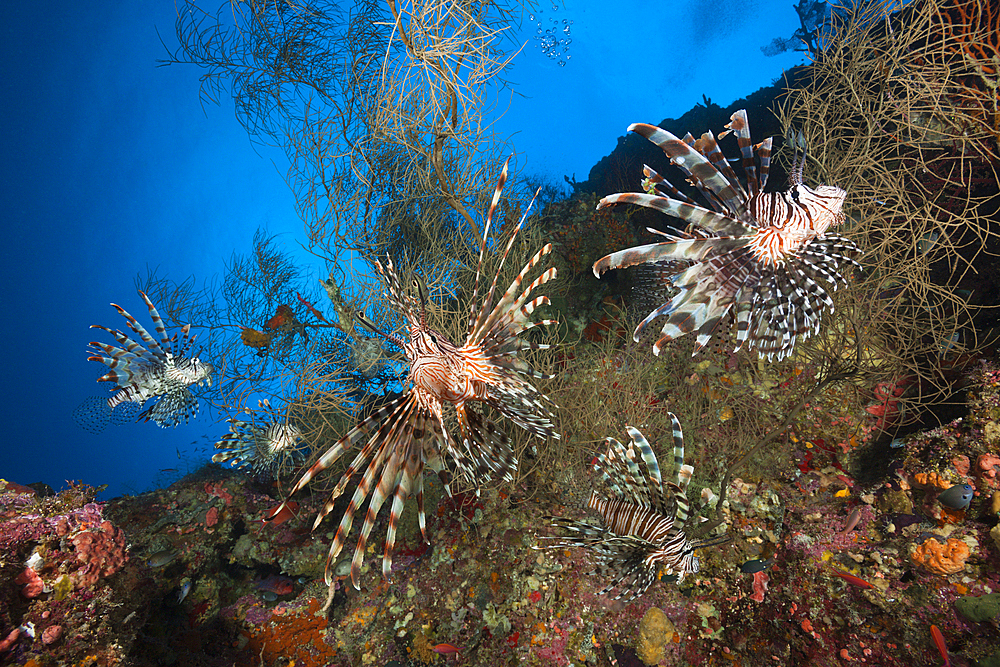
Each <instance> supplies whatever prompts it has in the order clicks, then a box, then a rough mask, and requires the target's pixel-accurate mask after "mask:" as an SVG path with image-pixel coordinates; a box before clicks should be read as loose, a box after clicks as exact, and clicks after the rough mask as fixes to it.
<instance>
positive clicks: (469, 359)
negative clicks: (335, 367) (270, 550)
mask: <svg viewBox="0 0 1000 667" xmlns="http://www.w3.org/2000/svg"><path fill="white" fill-rule="evenodd" d="M508 163H509V160H508ZM506 180H507V164H504V168H503V171H502V172H501V174H500V179H499V180H498V182H497V185H496V189H495V190H494V192H493V200H492V203H491V205H490V209H489V212H488V213H487V216H486V225H485V229H484V231H483V240H482V244H481V246H480V251H479V266H478V267H477V270H476V282H475V288H474V290H473V296H472V308H471V312H470V316H469V332H468V335H467V337H466V340H465V344H464V345H462V346H461V347H459V346H457V345H455V344H453V343H452V342H451V341H449V340H448V339H447V338H446V337H445V336H444V335H443V334H441V333H440V332H438V331H435V330H434V329H432V328H430V326H429V325H428V323H427V300H428V295H427V290H426V287H425V286H424V285H423V283H422V282H421V281H420V280H413V282H412V285H411V287H412V289H413V292H415V293H416V296H414V294H412V293H410V292H407V291H405V290H404V288H403V286H402V284H401V282H400V279H399V277H398V276H397V274H396V271H395V269H394V268H393V264H392V260H391V259H388V258H387V261H386V264H385V265H384V266H383V265H382V263H381V262H376V267H375V268H376V269H377V270H378V272H379V274H380V275H381V276H382V278H383V279H384V280H385V282H386V285H387V287H388V292H387V294H386V298H387V299H388V301H389V304H390V305H391V306H392V308H393V309H395V310H396V311H397V312H399V313H400V314H401V315H402V316H403V317H404V318H405V320H406V324H407V328H408V336H407V337H406V338H405V339H404V338H402V337H398V336H395V335H393V334H390V333H385V332H383V331H381V330H380V329H378V327H376V325H375V324H374V323H373V322H372V321H371V320H369V319H368V318H366V317H365V316H364V314H363V313H359V314H358V315H357V316H358V320H359V321H360V322H361V323H362V324H363V325H364V326H365V327H366V328H367V329H369V330H371V331H373V332H375V333H377V334H379V335H380V336H382V337H384V338H385V339H387V340H389V341H392V342H393V343H395V344H396V345H399V346H400V347H401V348H402V349H403V351H404V352H405V354H406V358H407V360H408V361H409V363H410V372H409V381H408V385H409V386H408V387H406V388H405V389H404V391H403V393H402V394H401V395H400V396H399V397H398V398H396V399H395V400H392V401H391V402H389V403H388V404H386V405H384V406H382V407H381V408H379V409H378V410H377V411H376V412H375V413H374V414H372V415H371V416H370V417H368V418H367V419H365V420H364V421H362V422H361V423H360V424H358V425H357V426H356V427H355V428H354V429H353V430H351V431H350V432H349V433H348V434H347V435H345V436H344V437H343V438H341V439H340V440H339V441H338V442H337V443H336V444H334V445H333V446H332V447H331V448H330V449H329V450H328V451H327V452H326V453H325V454H323V456H322V457H321V458H320V459H319V461H317V462H316V464H315V465H313V466H312V467H311V468H309V470H307V471H306V472H305V473H304V474H303V475H302V477H301V478H300V479H299V480H298V482H297V483H296V484H295V487H294V488H293V489H292V491H291V494H289V495H292V494H294V493H295V492H297V491H298V490H299V489H301V488H303V487H304V486H305V485H306V484H308V483H309V481H310V480H311V479H312V478H313V477H315V476H316V475H317V474H318V473H319V472H320V471H322V470H324V469H326V468H328V467H330V466H331V465H333V464H334V462H336V461H337V460H338V459H339V458H340V457H341V456H343V455H344V454H345V453H346V452H347V451H348V450H349V449H350V448H351V447H353V446H354V445H355V444H357V443H359V442H361V441H363V440H365V439H367V441H366V442H365V444H364V446H363V447H362V448H361V451H360V452H359V453H358V455H357V456H356V457H355V458H354V460H353V461H352V462H351V464H350V465H349V466H348V468H347V471H346V472H345V473H344V475H343V476H342V477H341V479H340V482H339V483H338V484H337V487H336V488H335V489H334V491H333V493H332V494H331V496H330V498H329V500H327V502H326V504H325V505H324V507H323V509H322V510H321V511H320V513H319V515H318V516H317V517H316V520H315V522H314V524H313V529H314V530H315V529H316V527H318V526H319V524H320V522H321V521H322V520H323V518H324V517H325V516H326V515H327V514H328V513H329V512H330V511H331V510H333V508H334V504H335V502H336V499H337V498H338V497H339V496H340V495H341V494H343V492H344V489H345V487H346V486H347V484H348V482H349V481H350V479H351V477H353V476H354V474H355V473H356V472H357V471H358V470H359V469H360V467H361V466H362V464H363V463H364V462H365V461H366V460H369V459H370V463H369V464H368V467H367V469H366V470H365V473H364V476H363V477H362V479H361V481H360V482H359V483H358V486H357V489H356V490H355V492H354V496H353V497H352V498H351V501H350V503H349V504H348V506H347V509H346V510H345V512H344V516H343V518H342V519H341V521H340V527H339V528H338V529H337V534H336V536H335V537H334V540H333V544H332V545H331V546H330V553H329V556H328V558H327V563H326V581H327V584H328V585H329V584H330V583H331V580H332V578H331V569H332V564H333V562H334V559H335V558H336V557H337V555H338V554H339V553H340V551H341V549H342V548H343V546H344V542H345V541H346V540H347V536H348V533H349V532H350V530H351V525H352V524H353V521H354V514H355V512H357V510H358V508H359V506H360V505H361V504H362V503H363V502H364V500H365V498H366V497H367V496H368V493H369V492H370V491H371V490H372V485H373V484H374V485H375V487H374V491H373V492H372V496H371V499H370V500H369V503H368V512H367V514H366V516H365V520H364V524H363V525H362V528H361V535H360V536H359V538H358V544H357V547H356V548H355V550H354V557H353V559H352V561H351V581H352V582H353V584H354V587H355V588H360V587H359V585H358V571H359V569H360V568H361V565H362V563H363V561H364V551H365V543H366V542H367V540H368V536H369V534H370V533H371V529H372V527H373V525H374V523H375V520H376V518H377V517H378V513H379V510H380V509H381V508H382V505H383V503H384V502H385V500H386V498H387V497H388V496H389V495H390V494H394V498H393V501H392V509H391V510H390V514H389V528H388V533H387V535H386V540H385V551H384V554H383V558H382V574H383V576H384V577H385V578H387V579H388V578H389V574H390V570H391V566H392V551H393V547H394V546H395V542H396V525H397V522H398V520H399V515H400V513H401V512H402V509H403V504H404V502H405V501H406V498H407V497H408V496H409V495H411V494H415V495H416V497H417V511H418V520H419V524H420V531H421V533H422V534H423V537H424V541H426V542H428V543H429V540H428V539H427V531H426V522H425V516H424V503H423V469H424V466H425V465H427V466H429V467H430V468H431V469H433V470H435V471H437V472H439V473H441V472H442V470H443V461H442V459H443V453H444V451H447V453H448V454H450V455H451V456H452V458H453V459H454V460H455V464H456V465H457V467H458V470H459V472H460V473H461V474H463V475H464V476H465V477H466V478H467V479H468V480H469V481H470V482H472V483H473V484H474V485H475V484H476V483H477V482H478V481H479V480H480V479H481V478H482V477H488V476H491V475H493V476H502V477H503V478H504V479H505V480H508V481H509V480H511V479H513V471H514V470H515V469H516V467H517V459H516V458H515V457H514V454H513V451H512V450H511V448H510V445H509V443H508V440H507V436H506V435H505V434H504V433H503V432H502V431H501V430H500V429H499V428H498V427H497V425H496V424H494V423H493V422H492V421H490V420H489V419H488V418H486V417H485V416H484V415H482V414H481V413H479V412H478V411H476V410H474V409H472V406H471V405H470V404H471V403H474V402H481V403H485V404H487V405H489V406H491V407H492V408H495V409H496V410H498V411H499V412H500V413H501V414H503V415H504V416H505V417H507V418H508V419H510V420H511V421H512V422H514V423H515V424H516V425H518V426H520V427H521V428H523V429H525V430H527V431H529V432H531V433H533V434H535V435H537V436H539V437H547V436H551V437H555V438H558V437H559V435H558V434H557V433H555V430H554V429H555V427H554V425H553V423H552V418H553V415H552V413H551V412H549V410H548V409H547V408H545V407H544V405H543V404H542V401H543V400H548V398H547V397H546V396H544V395H543V394H541V393H540V392H539V391H538V390H537V389H536V388H535V387H534V386H533V385H532V384H531V383H530V382H529V381H528V380H527V379H525V377H523V376H532V377H536V378H549V377H551V376H548V375H544V374H542V373H538V372H535V371H533V370H532V369H531V368H530V366H529V365H528V364H527V362H526V361H524V360H523V359H521V358H519V357H518V353H519V352H520V351H521V350H529V349H543V348H547V347H548V345H544V344H540V343H535V342H529V341H526V340H523V339H521V338H519V337H518V335H519V334H521V333H522V332H524V331H527V330H528V329H532V328H534V327H537V326H547V325H550V324H554V323H555V320H540V321H538V322H533V321H531V320H530V319H529V318H530V316H531V314H532V312H533V311H534V310H535V309H536V308H538V307H539V306H542V305H546V304H548V303H549V299H548V297H545V296H539V297H536V298H534V299H532V297H531V294H532V292H533V291H534V290H535V289H537V288H538V287H540V286H542V285H544V284H545V283H547V282H548V281H550V280H551V279H553V278H555V276H556V269H555V268H549V269H547V270H545V271H544V272H542V273H541V275H539V276H538V277H537V278H535V280H534V281H533V282H531V283H530V284H529V285H528V286H527V287H525V288H523V291H522V287H523V284H524V280H525V276H526V275H527V274H528V272H529V271H531V270H532V269H533V268H534V267H535V266H536V265H538V263H539V262H540V261H541V260H542V258H543V257H545V256H546V255H548V254H549V252H550V251H551V249H552V246H551V244H546V245H545V246H544V247H542V249H541V250H539V251H538V252H537V253H535V255H534V256H533V257H532V258H531V259H530V260H528V263H527V264H526V265H525V266H524V268H523V269H522V270H521V272H520V273H519V274H518V275H517V277H516V278H515V279H514V282H513V283H511V285H510V287H508V288H507V290H506V291H505V292H504V293H503V295H502V296H501V297H500V300H499V301H498V302H496V305H493V299H494V294H495V292H496V287H497V280H498V279H499V273H500V269H501V268H502V266H503V263H504V261H505V260H506V258H507V255H508V254H509V252H510V250H511V248H512V247H513V244H514V240H515V238H516V236H517V232H518V231H519V230H520V229H521V227H522V226H523V225H524V220H525V218H526V217H527V215H528V214H527V212H525V214H524V216H523V217H522V218H521V220H520V222H519V223H518V224H517V227H515V229H514V230H513V232H512V233H511V237H510V240H509V241H508V243H507V248H506V250H505V251H504V254H503V256H502V258H501V261H500V266H499V267H498V268H497V275H496V276H495V277H494V279H493V284H492V285H491V286H490V289H489V292H488V293H487V294H486V297H485V299H484V301H483V304H482V306H481V307H479V308H478V309H477V304H476V302H477V299H478V294H479V278H480V274H481V270H482V261H483V255H484V253H485V251H486V239H487V235H488V234H489V230H490V224H491V220H492V218H493V214H494V213H495V212H496V209H497V205H498V204H499V202H500V195H501V192H502V191H503V186H504V183H505V182H506ZM529 210H530V206H529ZM446 413H449V414H454V416H455V418H456V419H457V421H458V425H459V429H460V432H461V440H460V441H458V442H456V441H455V440H454V439H453V437H452V435H451V434H450V433H449V432H448V430H447V428H446V427H445V414H446ZM376 478H377V482H376ZM445 488H446V490H447V491H448V493H450V489H448V487H447V485H446V487H445Z"/></svg>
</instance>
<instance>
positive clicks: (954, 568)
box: [910, 537, 969, 575]
mask: <svg viewBox="0 0 1000 667" xmlns="http://www.w3.org/2000/svg"><path fill="white" fill-rule="evenodd" d="M968 557H969V546H968V545H967V544H966V543H965V542H963V541H962V540H957V539H955V538H954V537H952V538H950V539H949V540H948V541H947V542H945V543H944V544H941V543H940V542H938V541H937V540H936V539H934V538H933V537H929V538H927V541H926V542H924V543H923V544H921V545H920V546H919V547H917V548H916V549H915V550H914V551H913V553H912V554H910V560H912V561H913V562H914V563H915V564H917V565H919V566H921V567H923V568H924V569H925V570H928V571H929V572H933V573H934V574H940V575H949V574H955V573H956V572H961V571H962V570H964V569H965V561H966V559H968Z"/></svg>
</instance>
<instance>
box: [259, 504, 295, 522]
mask: <svg viewBox="0 0 1000 667" xmlns="http://www.w3.org/2000/svg"><path fill="white" fill-rule="evenodd" d="M297 509H299V504H298V503H297V502H295V501H294V500H289V501H288V502H287V503H282V504H280V505H275V506H274V507H272V508H271V509H269V510H267V511H266V512H264V518H263V519H261V520H260V522H261V523H262V524H264V525H265V526H277V525H280V524H282V523H285V522H286V521H288V520H289V519H291V518H292V517H293V516H295V510H297Z"/></svg>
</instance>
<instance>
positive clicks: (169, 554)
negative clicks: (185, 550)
mask: <svg viewBox="0 0 1000 667" xmlns="http://www.w3.org/2000/svg"><path fill="white" fill-rule="evenodd" d="M176 559H177V551H175V550H174V549H163V550H162V551H157V552H156V553H155V554H153V555H152V556H150V557H149V560H147V561H146V564H147V565H149V566H150V567H163V566H164V565H170V564H171V563H173V562H174V560H176Z"/></svg>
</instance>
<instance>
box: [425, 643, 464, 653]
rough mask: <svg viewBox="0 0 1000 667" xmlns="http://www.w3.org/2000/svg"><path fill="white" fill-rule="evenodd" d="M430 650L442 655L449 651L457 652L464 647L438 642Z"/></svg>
mask: <svg viewBox="0 0 1000 667" xmlns="http://www.w3.org/2000/svg"><path fill="white" fill-rule="evenodd" d="M431 650H432V651H434V652H435V653H440V654H442V655H449V654H451V653H458V652H459V651H462V650H464V649H463V648H462V647H460V646H454V645H452V644H438V645H437V646H432V647H431Z"/></svg>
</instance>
